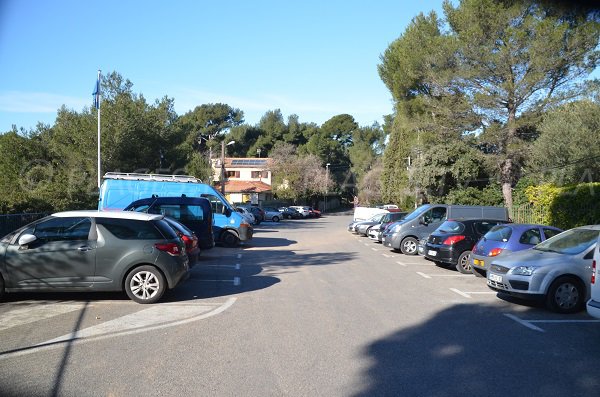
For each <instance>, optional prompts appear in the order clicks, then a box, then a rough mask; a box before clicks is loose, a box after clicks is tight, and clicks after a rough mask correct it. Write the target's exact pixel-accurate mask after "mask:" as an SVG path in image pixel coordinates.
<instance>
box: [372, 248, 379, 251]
mask: <svg viewBox="0 0 600 397" xmlns="http://www.w3.org/2000/svg"><path fill="white" fill-rule="evenodd" d="M371 249H372V250H373V251H379V248H371Z"/></svg>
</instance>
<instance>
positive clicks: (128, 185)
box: [98, 172, 253, 247]
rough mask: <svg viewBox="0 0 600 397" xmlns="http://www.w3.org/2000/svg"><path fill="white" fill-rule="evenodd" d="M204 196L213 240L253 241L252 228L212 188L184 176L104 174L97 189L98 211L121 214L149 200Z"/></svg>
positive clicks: (225, 241) (226, 241)
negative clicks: (210, 214) (144, 199)
mask: <svg viewBox="0 0 600 397" xmlns="http://www.w3.org/2000/svg"><path fill="white" fill-rule="evenodd" d="M183 195H185V196H186V197H204V198H206V199H207V200H208V201H209V202H210V205H211V208H212V212H213V226H215V228H214V233H215V236H214V237H215V241H216V242H220V243H222V244H223V245H225V246H228V247H234V246H236V245H237V244H238V243H239V242H240V241H244V242H246V241H249V240H251V239H252V233H253V229H252V225H250V224H249V223H248V222H247V221H246V219H245V218H244V217H243V216H242V214H240V213H239V212H237V211H235V210H234V208H233V207H232V206H231V204H229V202H228V201H227V199H226V198H225V197H223V196H222V195H221V194H220V193H219V192H218V191H217V190H215V188H213V187H212V186H210V185H207V184H205V183H202V181H200V180H199V179H196V178H194V177H192V176H187V175H160V174H132V173H120V172H107V173H106V174H105V175H104V178H103V182H102V186H100V198H99V202H98V209H99V210H101V211H120V210H123V209H124V208H125V207H127V206H128V205H129V204H130V203H132V202H134V201H136V200H139V199H143V198H152V197H181V196H183Z"/></svg>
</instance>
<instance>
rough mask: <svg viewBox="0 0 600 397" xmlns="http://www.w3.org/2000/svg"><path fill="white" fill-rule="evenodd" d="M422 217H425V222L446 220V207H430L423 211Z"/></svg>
mask: <svg viewBox="0 0 600 397" xmlns="http://www.w3.org/2000/svg"><path fill="white" fill-rule="evenodd" d="M423 218H424V219H425V222H427V223H432V222H441V221H444V220H446V208H444V207H435V208H432V209H430V210H429V211H427V212H426V213H425V215H423Z"/></svg>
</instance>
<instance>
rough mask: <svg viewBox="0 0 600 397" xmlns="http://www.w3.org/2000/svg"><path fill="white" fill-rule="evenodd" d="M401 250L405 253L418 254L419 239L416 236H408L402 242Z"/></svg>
mask: <svg viewBox="0 0 600 397" xmlns="http://www.w3.org/2000/svg"><path fill="white" fill-rule="evenodd" d="M400 251H402V253H403V254H404V255H416V254H417V239H416V238H414V237H407V238H405V239H404V240H402V243H400Z"/></svg>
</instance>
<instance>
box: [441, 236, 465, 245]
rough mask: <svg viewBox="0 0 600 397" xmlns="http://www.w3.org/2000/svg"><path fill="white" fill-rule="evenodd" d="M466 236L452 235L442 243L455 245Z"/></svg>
mask: <svg viewBox="0 0 600 397" xmlns="http://www.w3.org/2000/svg"><path fill="white" fill-rule="evenodd" d="M465 238H466V236H451V237H448V238H447V239H446V240H444V242H443V243H442V244H444V245H453V244H456V243H458V242H459V241H463V240H464V239H465Z"/></svg>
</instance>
